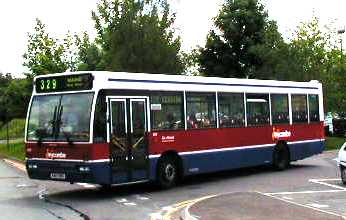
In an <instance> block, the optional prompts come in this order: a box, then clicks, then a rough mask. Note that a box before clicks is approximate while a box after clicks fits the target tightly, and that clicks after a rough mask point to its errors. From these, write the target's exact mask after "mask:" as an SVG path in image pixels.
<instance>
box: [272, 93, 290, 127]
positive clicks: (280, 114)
mask: <svg viewBox="0 0 346 220" xmlns="http://www.w3.org/2000/svg"><path fill="white" fill-rule="evenodd" d="M270 98H271V108H272V122H273V124H288V123H289V122H290V116H289V110H288V95H284V94H272V95H270Z"/></svg>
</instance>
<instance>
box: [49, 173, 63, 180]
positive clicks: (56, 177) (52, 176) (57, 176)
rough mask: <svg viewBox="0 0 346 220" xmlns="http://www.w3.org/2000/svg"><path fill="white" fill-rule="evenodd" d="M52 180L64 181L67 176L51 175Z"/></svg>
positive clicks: (60, 174) (61, 174)
mask: <svg viewBox="0 0 346 220" xmlns="http://www.w3.org/2000/svg"><path fill="white" fill-rule="evenodd" d="M50 178H51V179H57V180H64V179H66V174H65V173H51V174H50Z"/></svg>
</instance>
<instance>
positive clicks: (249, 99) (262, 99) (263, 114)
mask: <svg viewBox="0 0 346 220" xmlns="http://www.w3.org/2000/svg"><path fill="white" fill-rule="evenodd" d="M246 111H247V114H246V117H247V123H248V126H257V125H267V124H269V123H270V120H269V95H268V94H246Z"/></svg>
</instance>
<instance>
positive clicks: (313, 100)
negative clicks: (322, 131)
mask: <svg viewBox="0 0 346 220" xmlns="http://www.w3.org/2000/svg"><path fill="white" fill-rule="evenodd" d="M309 114H310V122H318V121H320V113H319V105H318V95H309Z"/></svg>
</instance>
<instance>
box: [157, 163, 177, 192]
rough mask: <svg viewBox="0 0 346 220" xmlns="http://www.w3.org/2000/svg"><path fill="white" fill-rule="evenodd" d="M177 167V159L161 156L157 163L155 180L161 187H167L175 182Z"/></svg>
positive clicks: (170, 186) (172, 185)
mask: <svg viewBox="0 0 346 220" xmlns="http://www.w3.org/2000/svg"><path fill="white" fill-rule="evenodd" d="M178 177H179V169H178V166H177V161H176V160H175V159H174V158H172V157H163V158H162V159H161V160H160V161H159V164H158V170H157V182H158V185H159V186H160V187H161V188H163V189H169V188H172V187H174V186H175V185H176V184H177V181H178Z"/></svg>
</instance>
